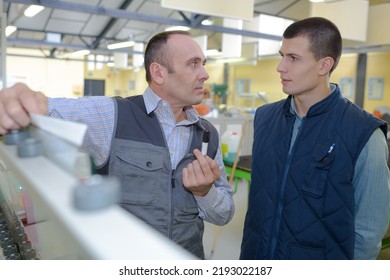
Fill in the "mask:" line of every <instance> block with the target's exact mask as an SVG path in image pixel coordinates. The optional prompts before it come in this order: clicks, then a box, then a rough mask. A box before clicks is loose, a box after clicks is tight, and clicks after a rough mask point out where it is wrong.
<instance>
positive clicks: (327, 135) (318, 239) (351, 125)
mask: <svg viewBox="0 0 390 280" xmlns="http://www.w3.org/2000/svg"><path fill="white" fill-rule="evenodd" d="M290 102H291V96H290V97H288V98H287V99H286V100H284V101H280V102H277V103H274V104H269V105H265V106H262V107H260V108H259V109H258V110H257V112H256V116H255V122H254V142H253V162H252V183H251V189H250V197H249V208H248V212H247V215H246V218H245V226H244V235H243V240H242V244H241V255H240V258H241V259H298V260H299V259H301V260H302V259H353V253H354V244H355V240H354V234H355V232H354V216H355V213H354V208H355V201H354V190H353V186H352V179H353V176H354V168H355V163H356V161H357V158H358V156H359V154H360V152H361V150H362V149H363V147H364V146H365V144H366V143H367V141H368V139H369V138H370V136H371V135H372V133H373V132H374V130H375V129H377V128H378V127H381V129H382V130H383V132H384V133H385V135H386V129H387V127H386V125H385V123H384V122H382V121H380V120H379V119H377V118H375V117H374V116H373V115H371V114H369V113H367V112H365V111H363V110H362V109H361V108H359V107H357V106H356V105H354V104H353V103H351V102H349V101H348V100H346V99H344V98H342V96H341V94H340V91H339V89H338V87H337V88H336V89H335V90H334V92H333V93H332V94H331V95H329V96H328V97H327V98H325V99H324V100H322V101H321V102H319V103H317V104H315V105H314V106H312V107H311V108H310V110H309V112H308V114H307V116H306V117H305V118H304V119H303V121H302V125H301V127H300V130H299V133H298V136H297V139H296V141H295V144H294V146H293V148H292V150H291V153H290V155H289V146H290V141H291V134H292V129H293V124H294V121H295V116H294V115H293V114H292V113H291V112H290Z"/></svg>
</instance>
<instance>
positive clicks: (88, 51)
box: [72, 50, 91, 56]
mask: <svg viewBox="0 0 390 280" xmlns="http://www.w3.org/2000/svg"><path fill="white" fill-rule="evenodd" d="M90 53H91V51H90V50H80V51H75V52H73V53H72V56H85V55H88V54H90Z"/></svg>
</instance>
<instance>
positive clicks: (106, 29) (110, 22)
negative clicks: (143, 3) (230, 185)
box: [91, 0, 133, 50]
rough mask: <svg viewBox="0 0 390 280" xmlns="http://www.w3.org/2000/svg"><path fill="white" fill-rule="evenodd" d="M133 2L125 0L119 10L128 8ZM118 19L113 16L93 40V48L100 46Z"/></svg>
mask: <svg viewBox="0 0 390 280" xmlns="http://www.w3.org/2000/svg"><path fill="white" fill-rule="evenodd" d="M132 2H133V0H125V1H124V2H123V3H122V5H121V6H120V7H119V10H126V9H127V7H128V6H129V5H130V4H131V3H132ZM117 21H118V18H116V17H112V18H111V19H110V21H109V22H108V23H107V25H106V26H105V27H104V28H103V30H102V32H100V34H99V35H98V36H97V38H96V40H95V41H93V42H92V45H91V49H93V50H94V49H97V48H98V47H99V44H100V41H101V40H102V39H103V38H104V36H105V35H106V34H107V33H108V31H110V29H111V28H112V27H113V26H114V24H115V23H116V22H117Z"/></svg>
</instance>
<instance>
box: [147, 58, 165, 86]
mask: <svg viewBox="0 0 390 280" xmlns="http://www.w3.org/2000/svg"><path fill="white" fill-rule="evenodd" d="M164 70H165V69H164V67H163V66H162V65H161V64H159V63H157V62H153V63H152V64H150V68H149V71H150V76H151V77H152V80H153V81H154V82H155V83H156V84H158V85H161V84H162V83H163V82H164Z"/></svg>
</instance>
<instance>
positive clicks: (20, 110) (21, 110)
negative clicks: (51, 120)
mask: <svg viewBox="0 0 390 280" xmlns="http://www.w3.org/2000/svg"><path fill="white" fill-rule="evenodd" d="M47 106H48V102H47V97H46V96H44V95H43V94H42V93H41V92H36V91H33V90H31V89H30V88H29V87H27V86H26V85H25V84H21V83H17V84H15V85H13V86H12V87H9V88H4V89H2V90H1V91H0V135H3V134H6V133H7V132H9V131H10V130H14V129H20V128H22V127H24V126H27V125H28V124H29V123H30V122H31V120H30V115H29V113H35V114H39V115H47V110H48V109H47Z"/></svg>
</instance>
